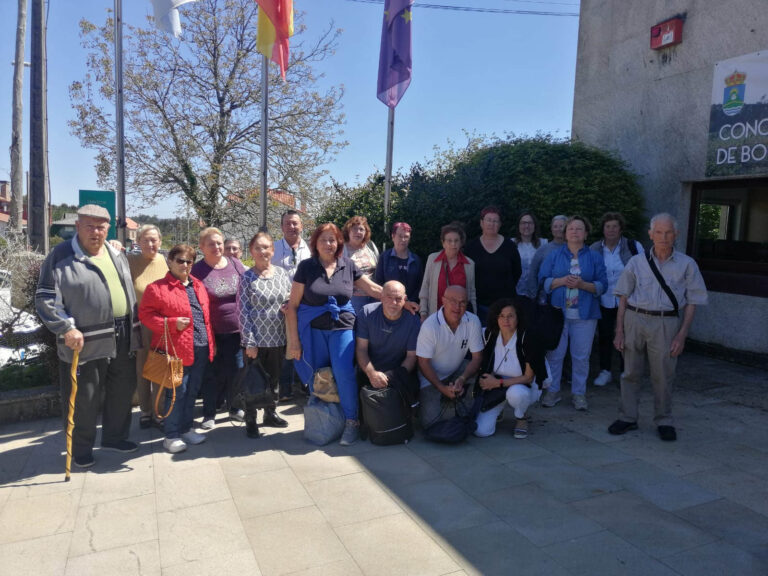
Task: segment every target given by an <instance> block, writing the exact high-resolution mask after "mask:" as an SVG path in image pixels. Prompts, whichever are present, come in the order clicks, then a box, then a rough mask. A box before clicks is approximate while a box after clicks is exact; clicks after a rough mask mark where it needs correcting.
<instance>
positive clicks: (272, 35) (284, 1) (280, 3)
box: [256, 0, 293, 80]
mask: <svg viewBox="0 0 768 576" xmlns="http://www.w3.org/2000/svg"><path fill="white" fill-rule="evenodd" d="M256 3H257V4H258V5H259V27H258V31H257V36H256V44H257V49H258V51H259V52H261V53H262V54H264V56H266V57H267V58H271V59H272V62H274V63H275V64H277V65H278V66H280V76H282V77H283V80H285V70H286V68H288V56H289V41H288V38H290V37H291V36H293V0H256Z"/></svg>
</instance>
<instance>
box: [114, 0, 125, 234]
mask: <svg viewBox="0 0 768 576" xmlns="http://www.w3.org/2000/svg"><path fill="white" fill-rule="evenodd" d="M115 96H116V98H115V136H116V138H117V230H116V232H117V239H118V240H120V242H122V243H123V246H125V245H126V240H125V231H126V230H125V226H126V214H125V142H124V133H123V1H122V0H115Z"/></svg>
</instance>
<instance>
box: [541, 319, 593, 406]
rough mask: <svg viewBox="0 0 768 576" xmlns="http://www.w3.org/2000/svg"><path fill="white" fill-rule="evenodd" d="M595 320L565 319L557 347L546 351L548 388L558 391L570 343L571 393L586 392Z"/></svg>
mask: <svg viewBox="0 0 768 576" xmlns="http://www.w3.org/2000/svg"><path fill="white" fill-rule="evenodd" d="M595 326H597V320H573V319H570V318H566V319H565V323H564V324H563V332H562V334H561V335H560V343H559V344H558V345H557V348H555V349H554V350H552V351H551V352H547V361H548V362H549V368H550V373H551V376H552V384H551V385H550V387H549V390H551V391H552V392H558V391H560V379H561V378H562V377H563V360H565V352H566V350H567V349H568V343H569V342H570V344H571V393H572V394H585V393H586V392H587V377H588V376H589V355H590V353H591V352H592V340H594V338H595Z"/></svg>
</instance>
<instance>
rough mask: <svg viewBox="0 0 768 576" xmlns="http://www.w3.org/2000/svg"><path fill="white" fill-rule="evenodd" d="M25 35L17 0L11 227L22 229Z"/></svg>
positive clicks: (22, 5)
mask: <svg viewBox="0 0 768 576" xmlns="http://www.w3.org/2000/svg"><path fill="white" fill-rule="evenodd" d="M26 36H27V0H19V10H18V16H17V18H16V58H15V60H14V63H13V127H12V128H11V228H12V229H13V230H16V231H17V232H21V231H22V229H23V222H22V221H23V220H24V158H23V156H22V152H21V151H22V135H23V132H24V114H23V109H24V42H25V40H26Z"/></svg>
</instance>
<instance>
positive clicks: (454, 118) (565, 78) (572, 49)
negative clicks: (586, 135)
mask: <svg viewBox="0 0 768 576" xmlns="http://www.w3.org/2000/svg"><path fill="white" fill-rule="evenodd" d="M431 3H434V4H442V5H451V6H472V7H484V8H499V9H506V10H510V9H511V10H541V11H550V12H569V13H576V12H578V0H552V1H545V0H527V1H523V0H435V1H434V2H431ZM16 5H17V2H16V0H2V2H0V38H2V40H0V64H2V65H0V150H2V151H3V153H2V154H0V179H3V180H9V179H10V155H9V153H8V149H9V146H10V134H11V97H12V79H13V66H11V65H10V63H11V62H12V61H13V58H14V42H15V33H16ZM112 6H113V1H112V0H57V1H55V2H52V3H51V7H50V14H49V25H48V64H49V68H48V114H49V120H48V130H49V146H48V148H49V166H50V178H51V200H52V202H54V203H61V202H67V203H77V191H78V190H79V189H81V188H82V189H95V188H97V185H96V176H95V172H94V170H93V154H92V153H91V152H90V151H89V150H85V149H83V148H81V147H80V143H79V141H78V140H77V139H76V138H75V137H73V136H71V135H70V133H69V128H68V127H67V121H68V120H69V119H71V118H72V116H73V111H72V109H71V107H70V103H69V96H68V93H67V86H68V85H69V84H70V83H71V82H72V81H73V80H77V79H80V78H82V77H83V75H84V72H85V52H84V50H83V49H82V48H81V47H80V44H79V38H78V33H77V31H78V26H77V24H78V21H79V20H80V19H81V18H88V19H90V20H92V21H95V22H98V23H101V22H103V20H104V18H105V15H106V10H107V9H110V8H112ZM294 6H295V9H296V10H302V11H304V12H305V13H306V16H305V22H306V24H307V28H308V30H307V33H306V34H307V35H308V37H309V38H312V37H314V36H315V35H316V34H319V31H320V30H321V29H324V28H325V27H327V26H328V24H329V23H330V22H331V20H332V21H333V22H334V25H335V27H338V28H341V29H343V30H344V32H343V34H342V35H341V38H340V40H339V47H338V50H337V52H336V54H335V56H333V57H332V58H331V59H330V60H328V61H326V62H324V63H323V64H322V67H321V71H322V72H324V73H325V79H324V80H323V82H327V83H330V84H343V85H344V87H345V97H344V100H343V105H344V113H345V114H346V124H345V126H344V136H343V137H344V139H346V140H347V141H348V142H349V145H348V146H347V147H346V148H345V149H344V150H343V151H342V152H340V153H339V154H338V155H337V156H336V158H335V160H334V161H332V162H331V163H329V164H328V165H327V166H325V168H327V169H328V170H329V171H330V173H331V175H332V176H333V177H334V178H335V179H336V180H338V181H341V182H347V183H349V184H353V183H355V182H356V181H358V180H360V181H362V180H365V178H366V177H367V176H368V175H369V174H371V173H373V172H374V171H376V170H382V171H383V168H384V161H385V148H386V134H387V128H386V122H387V108H386V107H385V106H384V105H383V104H382V103H381V102H379V101H378V100H377V99H376V74H377V67H378V58H379V40H380V33H381V17H382V11H383V6H382V5H377V4H368V3H361V2H353V1H349V0H294ZM151 11H152V7H151V4H150V2H149V0H124V1H123V18H124V20H125V21H126V22H128V23H131V24H137V25H142V24H143V22H144V17H145V15H146V14H150V13H151ZM181 19H182V26H183V23H184V16H183V8H182V17H181ZM28 32H29V29H28ZM577 34H578V18H576V17H572V16H534V15H521V14H493V13H477V12H461V11H450V10H434V9H427V8H419V6H418V0H417V2H416V7H415V8H414V12H413V79H412V82H411V86H410V88H409V89H408V92H406V94H405V96H404V97H403V99H402V100H401V102H400V104H399V105H398V107H397V111H396V120H395V143H394V160H393V164H394V168H395V170H397V169H407V168H408V167H410V166H411V165H412V164H413V163H415V162H423V161H424V160H426V159H429V158H431V157H432V156H433V150H434V147H435V146H440V147H444V146H445V145H446V143H447V142H448V140H452V141H454V142H456V143H457V144H463V143H464V142H466V138H465V136H464V131H469V132H477V133H479V134H493V133H495V134H498V135H502V134H505V133H514V134H515V135H518V136H523V135H532V134H535V133H537V132H551V133H554V134H556V135H559V136H567V135H569V131H570V126H571V112H572V105H573V83H574V73H575V65H576V43H577ZM27 55H29V36H28V38H27ZM28 58H29V56H27V59H28ZM288 73H289V74H290V70H289V71H288ZM28 84H29V75H28V74H27V75H26V76H25V89H26V88H27V87H28ZM24 106H25V110H24V113H25V136H24V146H25V148H28V146H29V137H28V135H27V134H26V131H27V128H28V116H26V114H27V113H28V111H29V100H28V94H26V95H25V102H24ZM26 154H27V151H26V150H25V161H24V166H25V170H26V169H27V167H28V165H29V163H28V161H27V158H26ZM178 205H179V203H178V202H177V201H176V200H169V201H167V202H163V203H161V204H160V205H158V206H156V207H155V208H152V209H147V208H144V207H142V208H141V211H142V212H150V213H156V214H158V215H162V216H170V215H175V214H176V212H177V207H178ZM138 212H139V210H137V207H136V206H133V205H132V202H131V199H130V196H129V198H128V213H129V215H131V214H136V213H138Z"/></svg>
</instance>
